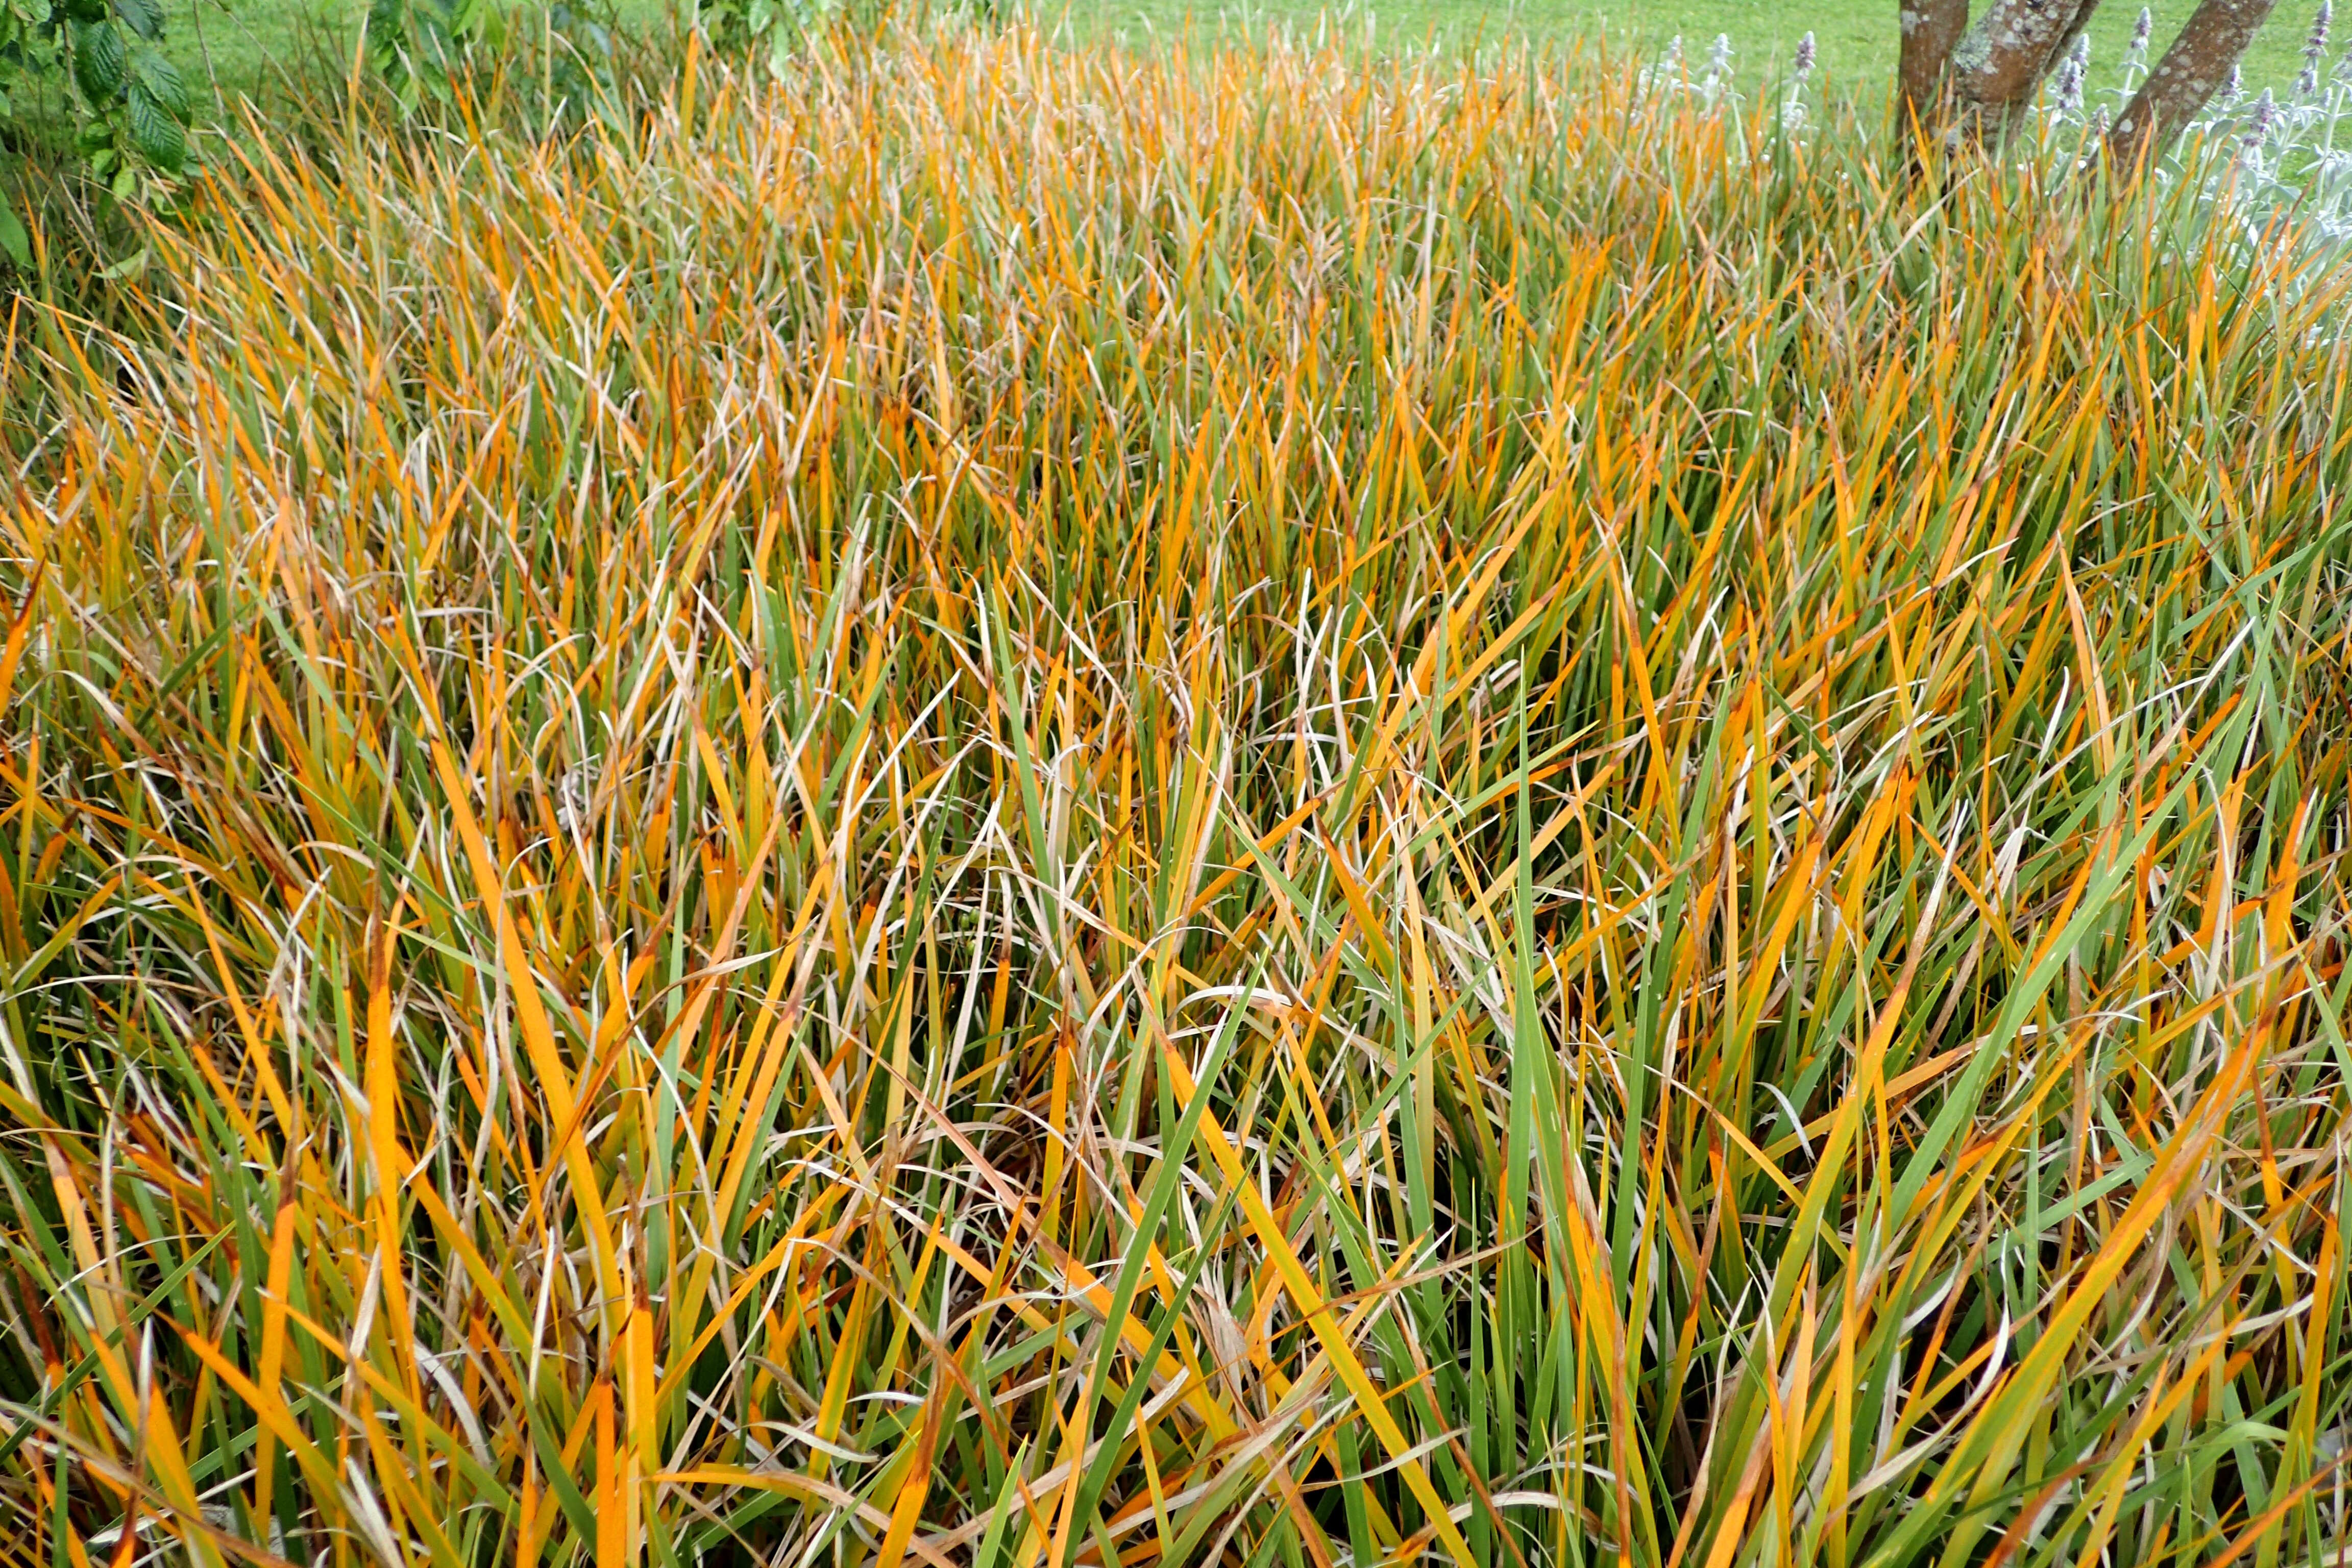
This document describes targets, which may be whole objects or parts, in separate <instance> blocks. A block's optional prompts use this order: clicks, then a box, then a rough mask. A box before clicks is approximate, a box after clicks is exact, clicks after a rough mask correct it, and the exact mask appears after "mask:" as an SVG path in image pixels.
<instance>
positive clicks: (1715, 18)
mask: <svg viewBox="0 0 2352 1568" xmlns="http://www.w3.org/2000/svg"><path fill="white" fill-rule="evenodd" d="M2312 3H2313V4H2315V0H2312ZM1070 5H1071V11H1070V15H1071V16H1072V17H1073V19H1074V20H1078V21H1081V22H1083V23H1085V24H1087V25H1091V26H1112V27H1115V28H1117V29H1118V30H1120V31H1121V32H1123V33H1128V34H1130V35H1134V36H1137V37H1144V36H1150V35H1151V34H1155V33H1156V34H1160V35H1167V34H1171V33H1177V32H1181V31H1183V30H1184V29H1185V28H1186V27H1187V25H1188V23H1189V24H1190V25H1191V26H1192V27H1193V28H1194V29H1195V30H1201V29H1204V28H1213V27H1216V26H1231V25H1234V23H1236V22H1239V23H1244V24H1247V23H1249V22H1250V21H1252V20H1256V21H1259V22H1261V23H1272V22H1277V21H1281V22H1291V23H1306V24H1312V23H1313V22H1314V21H1315V20H1316V19H1317V18H1318V16H1323V15H1325V14H1326V13H1327V12H1328V11H1330V10H1331V9H1332V8H1331V7H1328V6H1325V5H1318V4H1316V3H1315V0H1251V3H1249V4H1246V5H1244V4H1233V3H1225V0H1070ZM2194 8H2195V0H2159V3H2158V5H2156V6H2155V11H2156V19H2157V39H2158V47H2159V48H2160V47H2162V45H2163V43H2164V42H2165V41H2166V40H2167V39H2168V38H2169V37H2170V36H2171V30H2172V29H2173V28H2174V27H2177V26H2179V23H2180V22H2181V21H2182V20H2183V19H2184V18H2186V17H2187V16H2188V15H2189V12H2190V11H2192V10H2193V9H2194ZM1899 9H1900V7H1899V5H1898V4H1897V0H1384V3H1382V4H1379V5H1356V6H1352V7H1350V8H1349V12H1348V16H1349V23H1350V25H1352V26H1357V27H1363V26H1367V25H1369V26H1370V27H1371V28H1372V29H1373V30H1374V32H1375V34H1376V36H1377V37H1380V38H1382V39H1385V40H1387V41H1388V42H1389V43H1391V44H1400V43H1404V42H1418V41H1426V40H1429V39H1432V38H1435V39H1439V40H1443V41H1444V42H1446V43H1448V44H1454V45H1459V44H1463V43H1468V42H1471V41H1475V40H1477V39H1481V38H1492V37H1529V38H1533V39H1537V40H1544V41H1549V40H1555V39H1557V40H1567V39H1570V38H1573V37H1578V36H1580V35H1581V36H1584V37H1589V38H1593V39H1598V40H1605V41H1606V42H1607V43H1608V44H1609V45H1610V46H1611V47H1626V48H1641V49H1654V48H1657V47H1662V46H1663V45H1664V43H1665V41H1666V40H1667V39H1669V38H1672V37H1675V35H1677V34H1679V35H1681V37H1682V39H1683V42H1684V47H1685V50H1686V51H1687V52H1688V53H1689V54H1691V55H1692V56H1693V57H1703V56H1704V55H1705V54H1706V50H1707V48H1708V47H1709V46H1710V45H1711V44H1712V43H1713V42H1714V40H1715V38H1716V37H1717V35H1718V34H1720V35H1724V36H1726V37H1729V38H1730V40H1731V43H1732V47H1733V50H1734V51H1735V64H1736V67H1737V68H1738V70H1740V71H1741V72H1742V73H1744V74H1752V73H1756V72H1759V71H1763V70H1768V69H1769V70H1778V69H1780V68H1781V67H1782V66H1783V65H1785V63H1786V61H1787V59H1788V57H1789V55H1790V51H1791V50H1792V49H1793V48H1794V47H1796V43H1797V40H1798V39H1799V38H1800V37H1803V36H1804V35H1805V34H1806V33H1807V32H1809V31H1810V32H1811V34H1812V35H1813V37H1814V38H1815V40H1816V41H1817V43H1818V44H1819V46H1820V49H1821V59H1822V69H1823V72H1824V75H1825V78H1826V79H1830V80H1832V81H1834V82H1836V83H1838V84H1840V85H1842V86H1846V87H1867V88H1871V89H1877V88H1878V87H1879V85H1880V84H1881V83H1882V82H1883V81H1884V80H1885V78H1886V76H1887V74H1888V73H1890V72H1891V71H1892V70H1893V69H1894V66H1895V38H1896V22H1895V18H1896V16H1897V14H1898V11H1899ZM2138 15H2139V7H2138V6H2137V5H2134V4H2130V3H2128V0H2105V5H2103V6H2102V7H2101V10H2100V13H2099V16H2097V18H2096V20H2095V22H2094V23H2093V25H2092V36H2091V62H2092V70H2091V85H2092V87H2093V89H2100V88H2103V87H2108V86H2112V85H2113V83H2114V69H2115V67H2116V65H2117V64H2118V63H2119V62H2120V61H2121V60H2122V58H2123V56H2124V51H2125V49H2126V47H2127V45H2128V42H2129V40H2130V37H2131V30H2132V25H2133V23H2134V21H2135V20H2136V19H2137V16H2138ZM2310 26H2311V13H2310V8H2309V6H2308V5H2305V4H2304V3H2301V0H2283V3H2282V4H2281V5H2280V6H2279V8H2278V10H2277V11H2276V12H2274V13H2273V16H2272V18H2271V22H2270V25H2269V26H2268V27H2267V28H2265V29H2264V31H2263V36H2262V37H2261V39H2260V40H2259V41H2258V42H2257V43H2256V45H2255V47H2254V51H2253V53H2252V55H2251V56H2250V57H2249V58H2248V59H2247V61H2246V79H2247V81H2248V82H2249V83H2250V84H2252V89H2253V90H2259V89H2261V88H2263V87H2264V86H2270V87H2274V88H2276V89H2279V90H2281V91H2285V90H2287V89H2290V88H2291V87H2292V85H2293V83H2294V78H2295V75H2296V73H2297V72H2298V71H2299V70H2300V69H2301V68H2302V54H2303V47H2304V38H2305V35H2306V34H2307V32H2308V31H2309V28H2310Z"/></svg>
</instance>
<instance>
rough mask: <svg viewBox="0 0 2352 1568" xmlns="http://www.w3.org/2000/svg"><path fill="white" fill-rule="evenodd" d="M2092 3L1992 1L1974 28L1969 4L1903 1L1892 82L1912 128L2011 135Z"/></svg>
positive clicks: (2095, 6) (1995, 137)
mask: <svg viewBox="0 0 2352 1568" xmlns="http://www.w3.org/2000/svg"><path fill="white" fill-rule="evenodd" d="M2098 6H2099V0H1995V4H1994V5H1992V7H1991V8H1990V10H1988V11H1987V12H1986V13H1985V14H1984V16H1982V17H1980V18H1979V20H1978V22H1977V25H1976V26H1973V27H1971V26H1969V5H1968V0H1906V4H1905V5H1904V7H1903V58H1902V64H1901V66H1900V68H1899V74H1898V78H1897V79H1898V82H1899V84H1900V89H1901V93H1902V103H1903V107H1904V109H1905V110H1906V112H1907V113H1908V114H1909V115H1910V117H1911V120H1912V125H1911V126H1908V127H1906V130H1910V129H1916V130H1919V131H1940V130H1943V129H1944V125H1943V121H1945V119H1946V118H1947V116H1948V115H1951V114H1954V113H1957V115H1958V118H1959V120H1960V122H1961V123H1960V126H1959V127H1958V128H1957V129H1965V130H1966V131H1968V132H1970V133H1971V134H1973V135H1975V136H1978V137H1979V138H1985V139H1990V140H1996V141H1997V140H1999V139H2000V138H2001V137H2003V136H2006V135H2008V134H2009V133H2010V132H2013V131H2015V130H2016V129H2017V128H2018V127H2019V125H2021V123H2022V122H2023V121H2024V119H2025V115H2026V112H2027V110H2030V109H2031V108H2032V103H2033V95H2034V93H2035V92H2036V91H2037V90H2038V89H2040V88H2041V86H2042V78H2044V77H2046V76H2048V75H2049V74H2050V68H2052V67H2053V66H2054V65H2056V64H2057V63H2058V57H2059V56H2060V55H2061V54H2062V53H2063V52H2064V51H2065V49H2066V47H2067V46H2068V45H2070V44H2072V43H2073V42H2074V37H2075V35H2076V34H2078V33H2080V32H2081V31H2082V30H2083V28H2084V26H2085V25H2087V24H2088V23H2089V21H2090V19H2091V13H2092V12H2094V11H2095V10H2097V9H2098Z"/></svg>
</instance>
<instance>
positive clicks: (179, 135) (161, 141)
mask: <svg viewBox="0 0 2352 1568" xmlns="http://www.w3.org/2000/svg"><path fill="white" fill-rule="evenodd" d="M184 96H185V95H183V99H184ZM130 100H131V144H132V145H133V146H135V147H137V148H138V149H139V155H140V156H141V157H142V158H144V159H146V160H147V162H149V163H152V164H154V165H155V167H157V168H159V169H161V170H163V172H164V173H165V174H178V173H179V172H180V165H181V164H182V163H185V162H186V161H187V156H188V133H187V132H185V131H184V130H183V129H181V126H180V121H178V119H177V118H175V117H174V116H173V114H172V113H171V112H170V111H169V110H166V109H165V108H164V107H163V104H161V103H159V102H157V101H156V99H155V95H154V94H153V93H152V92H150V91H148V90H147V87H146V84H145V83H143V82H133V83H132V84H131V93H130Z"/></svg>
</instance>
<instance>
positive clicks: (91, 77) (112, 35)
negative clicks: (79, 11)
mask: <svg viewBox="0 0 2352 1568" xmlns="http://www.w3.org/2000/svg"><path fill="white" fill-rule="evenodd" d="M73 45H74V49H73V68H74V81H75V82H76V84H78V85H79V87H80V88H81V91H82V96H83V97H84V98H86V99H88V100H89V101H90V103H91V104H92V105H94V106H104V105H106V104H110V103H111V102H113V101H114V99H115V95H116V94H118V93H120V92H121V90H122V84H123V82H124V81H125V80H127V79H129V76H130V62H129V61H128V59H126V58H125V57H124V54H123V49H122V32H121V29H120V28H118V27H117V26H114V24H113V23H111V22H89V23H84V24H82V25H80V26H76V27H75V28H74V30H73Z"/></svg>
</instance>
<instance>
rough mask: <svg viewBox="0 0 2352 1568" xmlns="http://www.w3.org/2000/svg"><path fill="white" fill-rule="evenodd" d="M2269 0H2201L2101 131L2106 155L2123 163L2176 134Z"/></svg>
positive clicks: (2245, 41) (2237, 53) (2241, 48)
mask: <svg viewBox="0 0 2352 1568" xmlns="http://www.w3.org/2000/svg"><path fill="white" fill-rule="evenodd" d="M2274 4H2275V0H2203V3H2202V4H2201V5H2199V6H2198V7H2197V11H2196V14H2195V15H2194V16H2190V17H2189V21H2188V23H2187V25H2186V26H2183V27H2182V28H2181V29H2180V36H2179V37H2177V38H2175V39H2173V40H2172V47H2170V48H2168V49H2167V50H2165V51H2164V58H2163V59H2162V60H2161V61H2159V62H2158V65H2157V68H2156V69H2155V70H2154V71H2153V72H2151V73H2150V74H2149V76H2148V79H2147V81H2146V82H2144V83H2142V84H2141V86H2140V89H2139V91H2138V92H2137V93H2136V94H2134V95H2133V97H2132V100H2131V102H2130V103H2129V104H2127V105H2126V107H2125V109H2124V111H2123V114H2122V115H2121V116H2120V117H2119V118H2117V120H2116V123H2115V128H2114V129H2113V130H2111V131H2109V132H2107V153H2108V155H2109V156H2110V157H2111V158H2113V159H2114V160H2115V161H2116V163H2119V164H2122V165H2123V166H2125V167H2126V168H2128V167H2131V166H2133V165H2135V164H2137V163H2138V162H2139V161H2140V160H2141V159H2142V158H2144V157H2147V155H2148V153H2150V152H2151V151H2160V150H2161V149H2162V148H2163V146H2164V144H2165V143H2166V142H2169V141H2171V140H2172V139H2173V138H2174V137H2175V136H2177V135H2179V133H2180V128H2181V127H2182V126H2183V125H2186V124H2187V123H2189V121H2191V120H2193V119H2195V118H2196V117H2197V113H2198V111H2199V110H2201V109H2203V108H2204V107H2205V105H2206V104H2207V103H2208V102H2209V101H2210V100H2211V99H2212V97H2213V94H2214V93H2215V92H2216V91H2218V90H2220V89H2221V84H2222V83H2223V82H2225V81H2227V80H2228V79H2230V68H2231V66H2234V65H2236V64H2237V63H2238V61H2239V59H2240V58H2241V57H2242V56H2243V55H2244V54H2245V52H2246V46H2247V45H2249V44H2251V43H2252V42H2253V41H2254V34H2255V33H2256V32H2257V31H2258V30H2259V29H2260V28H2261V26H2262V25H2263V20H2264V19H2265V18H2266V17H2268V16H2270V14H2271V8H2272V6H2273V5H2274Z"/></svg>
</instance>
